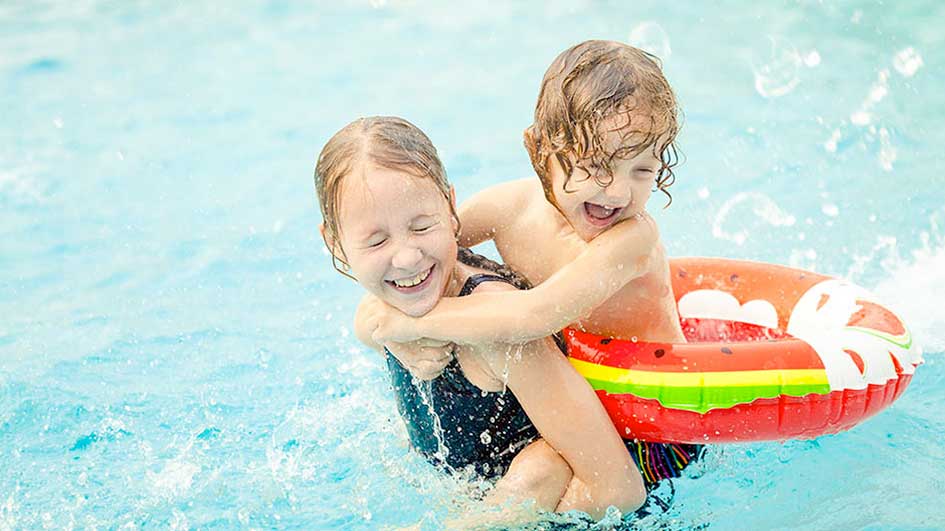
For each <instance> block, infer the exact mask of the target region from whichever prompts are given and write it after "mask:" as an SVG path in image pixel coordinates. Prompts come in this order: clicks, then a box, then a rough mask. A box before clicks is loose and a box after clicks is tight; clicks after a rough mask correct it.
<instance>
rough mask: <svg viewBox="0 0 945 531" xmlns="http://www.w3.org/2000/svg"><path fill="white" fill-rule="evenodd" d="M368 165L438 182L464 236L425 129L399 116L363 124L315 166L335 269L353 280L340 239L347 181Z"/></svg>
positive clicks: (343, 134)
mask: <svg viewBox="0 0 945 531" xmlns="http://www.w3.org/2000/svg"><path fill="white" fill-rule="evenodd" d="M365 163H370V164H374V165H376V166H379V167H382V168H386V169H390V170H401V171H405V172H407V173H409V174H411V175H414V176H416V177H418V178H426V179H430V180H432V181H433V184H434V185H436V187H437V189H438V190H439V191H440V193H441V194H443V198H444V199H446V202H447V203H448V204H449V207H450V213H451V214H452V215H453V218H454V219H455V221H456V226H457V231H458V230H459V229H458V227H459V216H457V215H456V208H455V207H454V206H453V201H452V192H451V188H450V183H449V181H448V180H447V178H446V170H445V169H444V168H443V163H442V162H441V161H440V157H439V155H437V152H436V148H435V147H433V142H431V141H430V138H429V137H427V135H425V134H424V133H423V131H421V130H420V128H419V127H417V126H415V125H413V124H412V123H410V122H408V121H407V120H404V119H403V118H398V117H396V116H370V117H367V118H358V119H357V120H355V121H353V122H351V123H350V124H348V125H346V126H344V127H343V128H341V130H340V131H338V132H337V133H335V134H334V136H332V137H331V138H330V139H329V140H328V143H326V144H325V147H323V148H322V151H321V153H320V154H319V155H318V162H317V163H316V165H315V192H316V194H317V195H318V204H319V206H320V207H321V211H322V221H323V223H324V224H325V243H326V245H329V246H330V247H329V251H331V258H332V260H331V262H332V265H333V266H334V268H335V269H336V270H337V271H338V272H339V273H341V274H342V275H345V276H347V277H350V278H353V277H351V275H350V274H348V272H347V269H348V264H347V262H346V260H347V257H346V256H345V251H344V249H343V248H342V247H341V244H340V239H339V234H340V228H339V227H338V217H339V208H340V201H341V188H342V183H343V182H344V179H345V177H347V176H348V175H351V174H352V173H354V172H356V171H361V170H362V167H363V165H364V164H365ZM457 233H458V232H457ZM329 242H331V243H329ZM339 263H340V264H341V267H339V265H338V264H339Z"/></svg>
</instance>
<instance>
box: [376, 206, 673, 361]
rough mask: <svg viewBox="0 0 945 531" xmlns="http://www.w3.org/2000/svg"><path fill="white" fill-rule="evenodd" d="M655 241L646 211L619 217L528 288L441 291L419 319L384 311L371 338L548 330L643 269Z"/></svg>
mask: <svg viewBox="0 0 945 531" xmlns="http://www.w3.org/2000/svg"><path fill="white" fill-rule="evenodd" d="M658 241H659V233H658V229H657V228H656V223H655V222H654V221H653V219H652V218H650V217H649V216H648V215H646V214H644V215H642V216H639V217H636V218H631V219H628V220H625V221H623V222H621V223H619V224H618V225H615V226H614V227H612V228H610V229H609V230H608V231H607V232H605V233H603V234H601V235H600V236H597V237H596V238H594V239H593V240H592V241H591V242H589V243H588V244H587V248H586V249H585V250H584V252H583V253H581V254H580V255H579V256H578V257H577V258H576V259H575V260H574V261H572V262H571V263H570V264H568V265H566V266H565V267H563V268H561V269H560V270H559V271H557V272H556V273H555V274H554V275H552V276H550V277H549V278H548V279H547V280H545V281H544V282H542V283H541V284H539V285H538V286H536V287H534V288H533V289H530V290H528V291H509V292H500V293H481V294H473V295H470V296H468V297H463V298H462V299H458V298H453V297H444V298H443V299H440V302H439V303H438V304H437V305H436V307H435V308H434V309H433V311H431V312H430V313H428V314H426V315H424V316H423V317H421V318H411V317H407V316H405V315H403V314H401V313H400V312H396V311H394V312H392V311H390V310H389V309H388V311H385V312H383V313H382V314H381V315H379V316H378V328H377V329H376V330H375V333H374V338H375V339H381V340H396V341H409V340H413V339H416V338H420V337H425V338H430V339H440V340H444V341H453V342H456V343H461V344H477V343H482V342H503V343H522V342H525V341H529V340H532V339H538V338H541V337H545V336H549V335H551V334H553V333H554V332H557V331H559V330H561V329H562V328H564V327H566V326H568V325H569V324H571V323H573V322H574V321H577V320H579V319H580V318H582V317H585V316H586V315H588V314H590V313H591V311H593V310H594V308H596V307H598V306H600V305H601V304H603V303H604V301H606V300H607V299H609V298H610V297H612V296H613V295H614V294H615V293H617V292H618V291H619V290H620V289H622V288H623V287H624V286H625V285H626V284H627V283H628V282H630V281H631V280H633V279H634V278H636V277H638V276H641V275H643V274H644V273H645V272H646V271H647V266H648V261H649V256H650V254H651V253H652V251H653V248H654V246H655V245H656V244H657V242H658ZM549 243H550V244H551V243H553V242H549Z"/></svg>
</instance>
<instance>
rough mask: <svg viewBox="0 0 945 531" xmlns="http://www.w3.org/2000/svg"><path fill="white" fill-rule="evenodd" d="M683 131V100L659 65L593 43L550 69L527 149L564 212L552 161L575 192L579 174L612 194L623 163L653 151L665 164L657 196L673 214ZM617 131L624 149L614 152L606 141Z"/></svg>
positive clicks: (618, 46)
mask: <svg viewBox="0 0 945 531" xmlns="http://www.w3.org/2000/svg"><path fill="white" fill-rule="evenodd" d="M604 122H606V123H604ZM679 128H680V111H679V107H678V104H677V102H676V95H675V94H674V93H673V89H672V88H671V87H670V86H669V82H668V81H666V78H665V77H664V76H663V72H662V70H661V68H660V61H659V59H658V58H657V57H655V56H653V55H651V54H649V53H647V52H645V51H643V50H640V49H638V48H634V47H633V46H630V45H628V44H624V43H620V42H614V41H596V40H592V41H585V42H582V43H580V44H577V45H575V46H572V47H570V48H568V49H567V50H565V51H563V52H562V53H561V54H560V55H558V57H556V58H555V60H554V61H553V62H552V63H551V66H549V67H548V70H547V71H546V72H545V77H544V79H542V82H541V91H540V92H539V93H538V103H537V104H536V105H535V121H534V123H533V124H532V125H531V126H529V127H528V128H527V129H526V130H525V149H527V150H528V155H529V158H531V162H532V166H533V167H534V168H535V172H536V173H537V174H538V177H539V179H541V183H542V187H543V188H544V191H545V197H546V198H547V199H548V201H549V202H550V203H551V204H552V205H555V206H557V202H556V201H555V200H554V194H553V192H552V184H551V175H550V172H549V166H548V165H549V162H550V158H551V157H552V156H554V157H555V160H556V161H557V162H558V164H560V165H561V167H562V168H563V169H564V173H565V175H567V176H568V177H567V180H566V181H565V184H564V187H565V190H567V186H568V183H569V182H570V180H571V176H572V174H573V173H574V170H575V166H576V167H577V168H578V169H579V170H581V171H582V172H583V173H584V174H586V175H587V177H586V178H591V177H593V178H594V180H595V181H597V183H598V184H599V185H601V186H607V185H608V184H610V183H611V182H612V181H613V169H612V168H613V166H612V162H613V160H614V159H615V158H620V159H626V158H632V157H634V156H636V155H637V154H639V153H641V152H642V151H643V150H645V149H647V148H650V149H652V150H653V154H654V155H655V156H656V157H657V158H658V159H659V160H660V161H661V162H662V165H661V167H660V169H659V171H658V172H657V176H656V188H657V189H659V190H660V191H662V192H663V193H664V194H666V196H667V198H668V202H667V204H666V206H669V204H670V203H672V200H673V198H672V196H671V195H670V193H669V191H668V190H667V189H668V188H669V187H670V186H671V185H672V184H673V182H674V181H675V176H674V175H673V168H674V167H675V166H676V164H677V162H678V160H679V156H678V155H679V149H678V147H677V145H676V136H677V134H678V133H679ZM614 131H617V132H620V135H621V145H620V146H619V147H618V148H616V149H615V150H608V149H607V148H606V147H605V145H604V135H605V134H606V133H609V132H614ZM572 159H573V160H574V161H577V162H576V163H572ZM589 168H595V169H594V170H593V171H591V170H589Z"/></svg>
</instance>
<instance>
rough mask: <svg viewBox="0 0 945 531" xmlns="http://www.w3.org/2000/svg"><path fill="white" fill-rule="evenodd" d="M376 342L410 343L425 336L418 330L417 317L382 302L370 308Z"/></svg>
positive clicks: (384, 343)
mask: <svg viewBox="0 0 945 531" xmlns="http://www.w3.org/2000/svg"><path fill="white" fill-rule="evenodd" d="M370 311H371V319H372V324H373V325H374V333H373V334H372V336H371V337H372V338H373V339H374V341H375V342H377V343H379V344H381V345H386V344H388V343H409V342H411V341H416V340H418V339H421V338H423V336H422V335H420V333H419V332H418V331H417V327H416V322H417V319H415V318H413V317H410V316H408V315H404V314H403V313H401V312H400V311H399V310H397V309H396V308H393V307H392V306H389V305H387V304H384V303H381V304H380V305H374V306H372V307H371V309H370Z"/></svg>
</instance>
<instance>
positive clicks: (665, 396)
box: [587, 378, 830, 414]
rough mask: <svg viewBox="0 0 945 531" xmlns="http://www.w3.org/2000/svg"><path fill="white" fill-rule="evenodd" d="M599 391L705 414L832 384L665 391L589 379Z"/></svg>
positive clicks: (824, 391)
mask: <svg viewBox="0 0 945 531" xmlns="http://www.w3.org/2000/svg"><path fill="white" fill-rule="evenodd" d="M587 381H588V382H590V384H591V387H593V388H594V390H595V391H605V392H607V393H608V394H612V395H633V396H636V397H639V398H647V399H651V400H657V401H659V403H660V405H662V406H663V407H667V408H672V409H682V410H686V411H694V412H696V413H700V414H702V413H705V412H707V411H709V410H711V409H727V408H730V407H733V406H737V405H739V404H748V403H751V402H754V401H755V400H757V399H759V398H776V397H778V396H781V395H786V396H807V395H809V394H818V395H825V394H829V393H830V385H828V384H784V385H778V384H772V385H753V386H736V387H661V386H653V385H639V384H632V383H614V382H607V381H603V380H596V379H593V378H587Z"/></svg>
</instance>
